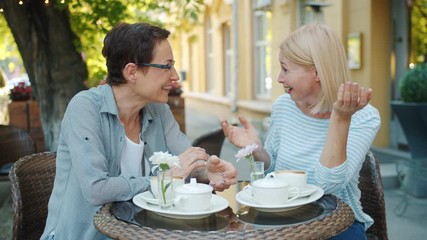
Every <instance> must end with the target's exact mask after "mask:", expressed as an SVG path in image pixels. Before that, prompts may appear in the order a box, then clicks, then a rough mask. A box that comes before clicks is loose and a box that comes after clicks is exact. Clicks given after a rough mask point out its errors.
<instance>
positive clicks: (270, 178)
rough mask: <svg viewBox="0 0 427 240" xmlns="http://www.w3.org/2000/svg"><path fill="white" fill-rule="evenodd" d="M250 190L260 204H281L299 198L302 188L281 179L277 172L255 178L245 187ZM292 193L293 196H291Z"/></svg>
mask: <svg viewBox="0 0 427 240" xmlns="http://www.w3.org/2000/svg"><path fill="white" fill-rule="evenodd" d="M245 189H247V191H250V194H251V197H252V200H253V201H254V202H256V203H258V204H260V205H265V206H280V205H284V204H286V203H288V202H290V201H293V200H295V199H297V198H298V197H299V195H300V190H299V189H298V188H296V187H292V186H290V185H289V184H288V183H286V182H284V181H282V180H279V179H278V178H277V176H276V175H275V174H272V173H269V174H267V176H266V177H265V178H263V179H258V180H255V181H254V182H253V183H252V185H247V186H246V187H245ZM291 193H292V195H293V197H291V198H290V197H289V195H290V194H291Z"/></svg>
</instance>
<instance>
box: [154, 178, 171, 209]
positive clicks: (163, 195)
mask: <svg viewBox="0 0 427 240" xmlns="http://www.w3.org/2000/svg"><path fill="white" fill-rule="evenodd" d="M157 179H158V182H157V186H158V196H159V206H160V208H162V209H168V208H171V207H172V205H173V202H174V200H175V192H174V189H173V184H172V181H173V177H172V175H171V173H170V171H158V172H157Z"/></svg>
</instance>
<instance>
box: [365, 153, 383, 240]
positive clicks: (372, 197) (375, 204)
mask: <svg viewBox="0 0 427 240" xmlns="http://www.w3.org/2000/svg"><path fill="white" fill-rule="evenodd" d="M359 189H360V191H361V192H362V196H361V199H360V201H361V203H362V207H363V211H364V212H365V213H366V214H368V215H369V216H371V217H372V218H373V219H374V221H375V222H374V224H373V225H372V226H371V227H370V228H369V229H368V230H367V235H368V239H379V240H386V239H388V236H387V224H386V217H385V203H384V191H383V185H382V180H381V172H380V168H379V162H378V159H377V158H376V157H375V156H374V154H373V153H372V152H369V153H368V154H367V155H366V158H365V162H364V163H363V166H362V169H361V170H360V176H359Z"/></svg>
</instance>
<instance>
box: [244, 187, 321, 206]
mask: <svg viewBox="0 0 427 240" xmlns="http://www.w3.org/2000/svg"><path fill="white" fill-rule="evenodd" d="M312 186H314V185H312ZM314 188H316V189H315V190H314V193H313V194H311V195H310V196H308V197H301V198H297V199H295V200H293V201H290V202H288V203H286V204H283V205H273V206H265V205H260V204H258V203H256V202H254V201H253V200H252V196H251V193H250V190H249V189H243V190H242V191H240V192H238V193H237V194H236V200H237V202H239V203H240V204H243V205H246V206H249V207H253V208H255V209H257V210H258V211H261V212H284V211H290V210H293V209H296V208H299V207H302V206H304V205H305V204H309V203H311V202H314V201H316V200H318V199H319V198H321V197H322V196H323V193H324V191H323V189H322V188H320V187H317V186H314Z"/></svg>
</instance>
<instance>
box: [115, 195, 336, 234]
mask: <svg viewBox="0 0 427 240" xmlns="http://www.w3.org/2000/svg"><path fill="white" fill-rule="evenodd" d="M336 204H337V203H336V201H335V200H334V198H332V197H331V196H329V195H325V196H323V197H322V198H320V199H319V200H317V201H315V202H312V203H309V204H306V205H304V206H301V207H299V208H297V209H294V210H289V211H284V212H261V211H258V210H257V209H255V208H252V207H248V206H241V207H240V209H239V210H238V211H237V212H236V213H234V212H233V210H232V209H231V208H230V207H228V208H227V209H225V210H223V211H220V212H218V213H213V214H211V215H209V216H208V217H205V218H202V219H179V220H177V219H174V218H169V217H164V216H161V215H158V214H156V213H154V212H151V211H148V210H144V209H141V208H139V207H138V206H136V205H135V204H134V203H132V202H130V201H127V202H115V203H113V204H112V206H111V208H110V211H111V213H112V215H114V216H115V217H116V218H117V219H119V220H122V221H125V222H128V223H132V224H135V225H138V226H140V227H149V228H152V229H167V230H184V231H194V230H196V231H229V230H236V229H245V230H249V229H263V228H274V227H286V226H292V225H298V224H304V223H309V222H312V221H316V220H319V219H321V218H323V217H325V216H328V215H329V214H331V212H332V211H333V210H335V209H336Z"/></svg>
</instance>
